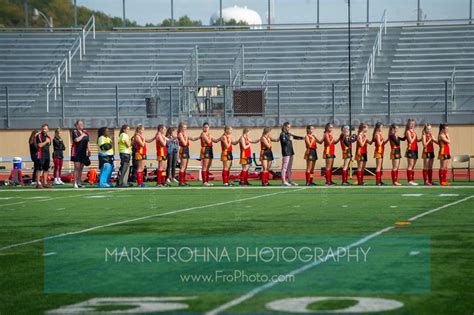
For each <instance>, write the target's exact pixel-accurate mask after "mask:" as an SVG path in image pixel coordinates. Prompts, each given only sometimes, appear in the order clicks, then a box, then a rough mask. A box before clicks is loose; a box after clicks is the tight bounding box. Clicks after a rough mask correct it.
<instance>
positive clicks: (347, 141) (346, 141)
mask: <svg viewBox="0 0 474 315" xmlns="http://www.w3.org/2000/svg"><path fill="white" fill-rule="evenodd" d="M356 140H357V137H356V136H355V135H352V136H351V127H350V126H343V127H342V128H341V135H340V136H339V143H340V144H341V150H342V159H343V165H342V185H350V184H349V182H348V179H349V165H350V163H351V160H352V143H353V142H355V141H356Z"/></svg>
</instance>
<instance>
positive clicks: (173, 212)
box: [0, 187, 306, 252]
mask: <svg viewBox="0 0 474 315" xmlns="http://www.w3.org/2000/svg"><path fill="white" fill-rule="evenodd" d="M304 189H306V187H302V188H297V189H293V190H288V189H286V190H284V191H280V192H273V193H270V194H264V195H258V196H253V197H248V198H241V199H236V200H230V201H224V202H218V203H211V204H207V205H204V206H196V207H190V208H184V209H179V210H174V211H169V212H165V213H155V214H151V215H147V216H143V217H137V218H134V219H129V220H123V221H117V222H112V223H108V224H104V225H97V226H93V227H90V228H87V229H84V230H79V231H74V232H67V233H62V234H56V235H51V236H47V237H43V238H39V239H35V240H31V241H26V242H22V243H17V244H11V245H7V246H4V247H0V252H1V251H5V250H8V249H11V248H15V247H21V246H25V245H29V244H34V243H38V242H42V241H45V240H49V239H55V238H60V237H64V236H69V235H75V234H83V233H87V232H91V231H95V230H99V229H103V228H106V227H111V226H116V225H122V224H126V223H131V222H136V221H143V220H147V219H151V218H157V217H164V216H167V215H172V214H176V213H182V212H188V211H192V210H198V209H206V208H211V207H218V206H223V205H228V204H232V203H238V202H242V201H249V200H255V199H260V198H264V197H270V196H275V195H280V194H286V193H291V192H296V191H300V190H304Z"/></svg>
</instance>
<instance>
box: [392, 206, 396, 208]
mask: <svg viewBox="0 0 474 315" xmlns="http://www.w3.org/2000/svg"><path fill="white" fill-rule="evenodd" d="M390 208H398V206H390Z"/></svg>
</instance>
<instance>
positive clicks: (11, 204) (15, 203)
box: [0, 189, 117, 207]
mask: <svg viewBox="0 0 474 315" xmlns="http://www.w3.org/2000/svg"><path fill="white" fill-rule="evenodd" d="M50 190H52V189H50ZM30 191H31V190H30ZM115 191H117V190H111V191H108V192H107V193H113V192H115ZM87 196H97V194H87V195H69V196H62V197H51V198H49V197H41V198H46V199H38V198H36V199H32V200H28V201H19V202H13V203H4V204H0V207H5V206H14V205H21V204H24V203H29V202H33V201H42V202H44V201H51V200H59V199H67V198H74V197H78V198H87Z"/></svg>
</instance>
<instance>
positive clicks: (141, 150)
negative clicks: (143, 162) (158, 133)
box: [135, 133, 146, 155]
mask: <svg viewBox="0 0 474 315" xmlns="http://www.w3.org/2000/svg"><path fill="white" fill-rule="evenodd" d="M136 138H140V140H142V142H143V146H140V143H138V141H136V140H135V147H136V148H137V153H138V154H140V155H146V142H145V137H144V136H142V135H140V134H138V133H137V134H136V135H135V139H136Z"/></svg>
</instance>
